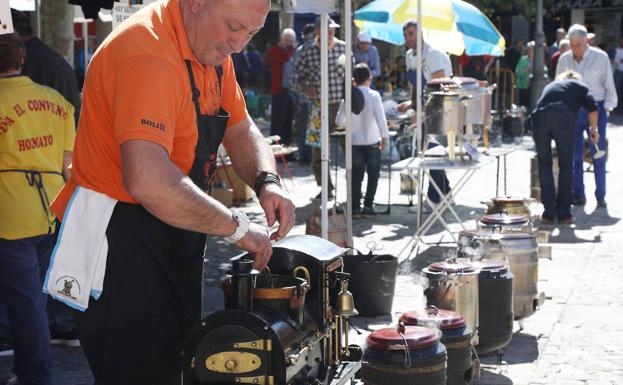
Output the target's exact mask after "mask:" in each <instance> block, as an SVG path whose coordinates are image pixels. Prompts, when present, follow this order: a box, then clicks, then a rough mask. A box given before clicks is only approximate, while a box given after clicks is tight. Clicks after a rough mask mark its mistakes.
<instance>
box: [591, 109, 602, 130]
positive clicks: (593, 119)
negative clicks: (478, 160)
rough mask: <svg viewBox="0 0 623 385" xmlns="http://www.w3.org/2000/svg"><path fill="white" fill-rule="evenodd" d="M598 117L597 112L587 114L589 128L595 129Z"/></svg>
mask: <svg viewBox="0 0 623 385" xmlns="http://www.w3.org/2000/svg"><path fill="white" fill-rule="evenodd" d="M598 117H599V115H598V114H597V111H591V112H589V113H588V124H589V125H590V127H591V128H595V129H596V128H597V127H598V126H597V124H598V122H597V120H598Z"/></svg>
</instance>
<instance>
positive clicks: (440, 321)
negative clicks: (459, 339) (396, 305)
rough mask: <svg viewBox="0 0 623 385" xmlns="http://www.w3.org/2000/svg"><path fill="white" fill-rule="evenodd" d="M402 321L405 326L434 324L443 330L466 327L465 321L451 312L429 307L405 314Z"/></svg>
mask: <svg viewBox="0 0 623 385" xmlns="http://www.w3.org/2000/svg"><path fill="white" fill-rule="evenodd" d="M400 321H402V322H404V324H405V325H416V326H427V325H430V324H433V325H435V326H437V327H438V328H439V329H441V330H450V329H458V328H462V327H464V326H465V325H466V324H465V319H464V318H463V317H462V316H461V315H460V314H459V313H456V312H453V311H451V310H443V309H437V308H436V307H434V306H429V307H427V308H426V309H425V310H415V311H408V312H406V313H403V314H402V315H401V316H400Z"/></svg>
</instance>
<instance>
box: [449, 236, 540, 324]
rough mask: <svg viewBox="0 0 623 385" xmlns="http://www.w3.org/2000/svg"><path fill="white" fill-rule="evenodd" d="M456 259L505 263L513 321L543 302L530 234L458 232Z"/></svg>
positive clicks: (537, 262)
mask: <svg viewBox="0 0 623 385" xmlns="http://www.w3.org/2000/svg"><path fill="white" fill-rule="evenodd" d="M458 256H459V257H463V258H470V259H471V260H472V261H479V260H492V261H503V262H505V263H507V264H508V266H509V267H510V271H511V272H512V273H513V313H514V316H515V319H516V320H519V319H522V318H526V317H529V316H531V315H532V314H534V312H535V311H536V309H537V308H538V306H539V305H540V304H541V303H542V302H543V298H544V297H543V295H539V293H538V288H537V284H538V280H539V248H538V244H537V241H536V235H535V234H533V233H521V232H517V233H497V232H496V233H494V232H491V231H487V230H477V231H462V232H460V233H459V240H458Z"/></svg>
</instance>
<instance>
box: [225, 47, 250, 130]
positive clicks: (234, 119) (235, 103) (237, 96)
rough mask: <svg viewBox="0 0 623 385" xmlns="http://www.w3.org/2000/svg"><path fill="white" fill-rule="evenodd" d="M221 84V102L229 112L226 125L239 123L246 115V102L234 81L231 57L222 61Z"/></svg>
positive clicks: (234, 74) (234, 73) (234, 75)
mask: <svg viewBox="0 0 623 385" xmlns="http://www.w3.org/2000/svg"><path fill="white" fill-rule="evenodd" d="M222 82H223V85H222V88H221V90H222V91H221V104H222V107H223V109H224V110H225V111H227V112H229V122H228V123H227V126H228V127H229V126H233V125H236V124H238V123H240V122H241V121H242V120H244V119H246V117H247V104H246V102H245V100H244V93H243V92H242V90H241V89H240V86H239V85H238V82H237V81H236V72H235V71H234V64H233V62H232V60H231V58H228V59H227V60H226V61H225V63H223V79H222Z"/></svg>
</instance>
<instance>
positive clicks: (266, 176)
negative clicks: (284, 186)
mask: <svg viewBox="0 0 623 385" xmlns="http://www.w3.org/2000/svg"><path fill="white" fill-rule="evenodd" d="M270 183H273V184H276V185H277V186H279V187H281V178H279V175H277V174H275V173H272V172H267V171H261V172H260V173H259V174H258V176H257V178H255V185H254V186H253V189H254V190H255V195H257V197H258V198H259V197H260V193H261V192H262V187H264V185H266V184H270Z"/></svg>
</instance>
